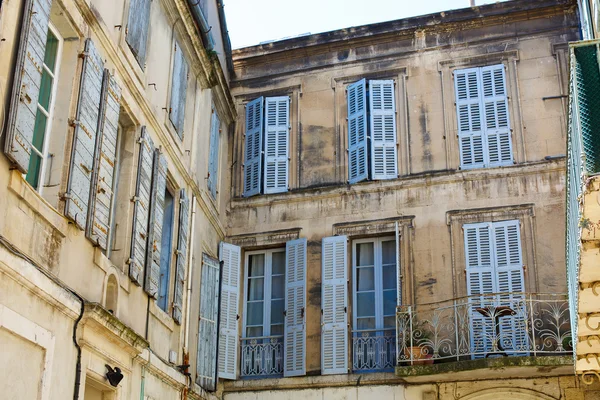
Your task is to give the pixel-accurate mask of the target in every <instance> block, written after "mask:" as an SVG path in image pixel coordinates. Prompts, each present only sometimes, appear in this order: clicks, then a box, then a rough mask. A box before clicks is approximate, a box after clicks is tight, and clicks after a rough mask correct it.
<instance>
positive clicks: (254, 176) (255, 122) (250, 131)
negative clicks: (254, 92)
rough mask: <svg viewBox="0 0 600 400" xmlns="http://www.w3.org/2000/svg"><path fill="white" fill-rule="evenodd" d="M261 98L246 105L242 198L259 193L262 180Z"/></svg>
mask: <svg viewBox="0 0 600 400" xmlns="http://www.w3.org/2000/svg"><path fill="white" fill-rule="evenodd" d="M262 135H263V98H262V97H259V98H258V99H254V100H252V101H251V102H249V103H248V104H246V133H245V138H244V153H245V154H244V196H245V197H248V196H253V195H255V194H259V193H260V188H261V180H262V156H263V148H262V138H263V136H262Z"/></svg>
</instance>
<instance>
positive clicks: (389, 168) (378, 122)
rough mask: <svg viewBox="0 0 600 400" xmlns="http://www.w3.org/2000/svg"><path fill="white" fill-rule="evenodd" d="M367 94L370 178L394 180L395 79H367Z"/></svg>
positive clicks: (395, 165)
mask: <svg viewBox="0 0 600 400" xmlns="http://www.w3.org/2000/svg"><path fill="white" fill-rule="evenodd" d="M369 94H370V96H369V97H370V104H369V106H370V118H369V120H370V124H371V125H370V128H371V129H370V132H371V179H394V178H397V177H398V159H397V157H398V156H397V146H396V143H397V140H396V96H395V90H394V81H393V80H384V81H369Z"/></svg>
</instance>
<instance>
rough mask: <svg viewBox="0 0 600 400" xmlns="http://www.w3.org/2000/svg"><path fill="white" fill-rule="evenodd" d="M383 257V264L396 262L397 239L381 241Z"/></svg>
mask: <svg viewBox="0 0 600 400" xmlns="http://www.w3.org/2000/svg"><path fill="white" fill-rule="evenodd" d="M381 259H382V263H383V264H396V241H395V240H387V241H385V242H382V243H381Z"/></svg>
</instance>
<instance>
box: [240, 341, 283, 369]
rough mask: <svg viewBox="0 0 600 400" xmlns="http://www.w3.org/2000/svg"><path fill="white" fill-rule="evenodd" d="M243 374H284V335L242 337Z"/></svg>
mask: <svg viewBox="0 0 600 400" xmlns="http://www.w3.org/2000/svg"><path fill="white" fill-rule="evenodd" d="M241 351H242V364H241V375H242V376H262V377H265V376H272V377H276V376H282V375H283V336H262V337H254V338H242V339H241Z"/></svg>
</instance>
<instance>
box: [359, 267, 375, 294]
mask: <svg viewBox="0 0 600 400" xmlns="http://www.w3.org/2000/svg"><path fill="white" fill-rule="evenodd" d="M374 274H375V268H373V267H362V268H357V271H356V288H357V290H358V291H359V292H360V291H363V290H374V289H375V276H374Z"/></svg>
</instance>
